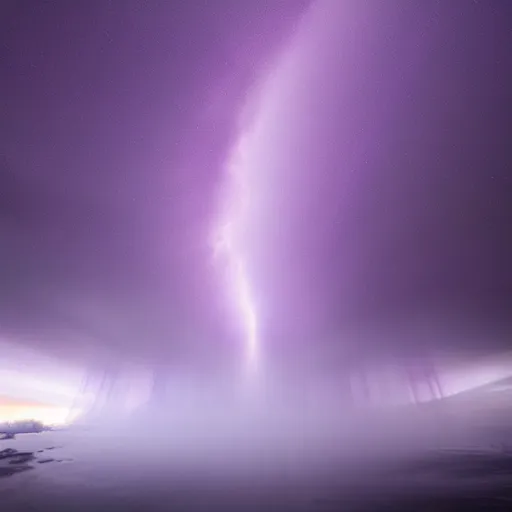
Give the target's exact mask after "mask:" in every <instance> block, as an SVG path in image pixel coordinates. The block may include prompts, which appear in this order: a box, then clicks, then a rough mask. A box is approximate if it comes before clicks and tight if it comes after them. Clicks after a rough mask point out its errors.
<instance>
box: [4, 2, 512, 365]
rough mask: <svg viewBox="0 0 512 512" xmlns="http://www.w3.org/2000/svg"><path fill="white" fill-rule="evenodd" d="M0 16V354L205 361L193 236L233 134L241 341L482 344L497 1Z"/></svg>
mask: <svg viewBox="0 0 512 512" xmlns="http://www.w3.org/2000/svg"><path fill="white" fill-rule="evenodd" d="M309 4H312V5H309ZM1 9H3V11H0V19H1V21H0V34H1V35H0V39H1V45H0V63H1V64H0V66H1V67H0V76H2V82H1V85H0V88H1V94H0V101H1V103H0V105H1V107H0V108H1V110H0V111H1V112H2V114H1V116H0V130H1V138H0V157H1V162H0V164H1V168H0V290H1V292H0V327H2V329H3V332H4V333H6V334H5V335H6V336H15V335H16V336H21V335H23V334H26V333H28V332H30V333H31V335H32V338H33V339H37V340H39V341H38V343H39V344H40V346H41V347H42V348H47V347H50V346H52V347H53V348H59V347H60V343H62V338H65V336H64V337H63V336H62V335H57V334H56V332H57V331H58V330H59V329H62V328H64V329H68V330H69V329H71V330H77V331H83V332H87V333H88V335H89V336H92V337H97V338H98V339H99V340H102V341H101V342H102V343H109V344H111V345H112V346H113V347H114V346H115V347H118V348H119V349H122V350H126V351H127V352H131V353H133V354H138V353H142V352H141V351H143V352H144V354H145V356H148V357H164V358H167V357H169V358H170V357H171V356H172V355H173V354H176V353H181V352H182V351H190V350H192V351H196V352H199V353H201V354H202V355H203V356H205V357H208V356H209V355H211V354H213V353H221V354H222V353H229V352H230V351H231V350H232V349H231V347H232V345H233V344H234V343H238V337H239V336H240V332H239V330H237V328H236V327H235V325H234V324H235V322H233V310H232V309H233V308H232V306H233V304H232V301H231V300H230V298H229V292H228V290H227V286H226V272H228V273H229V270H226V269H224V270H225V272H223V271H219V266H218V264H217V263H218V262H216V261H215V259H214V258H213V254H212V246H211V234H212V229H213V228H214V227H215V223H216V221H217V219H219V210H220V208H221V205H222V202H221V201H219V198H221V197H224V196H223V193H224V192H225V191H226V190H227V189H226V187H228V189H229V186H230V179H231V178H230V174H229V169H228V167H229V165H228V164H229V162H230V158H231V157H232V155H233V154H234V153H235V152H236V151H237V148H238V147H239V142H240V139H241V138H242V137H245V139H244V140H246V146H245V150H244V151H245V153H244V157H243V158H242V160H243V162H244V164H243V166H242V170H241V171H240V172H242V173H243V176H244V180H245V181H246V182H247V184H248V186H249V188H250V195H251V207H250V213H249V214H248V217H247V218H244V219H238V222H239V225H238V227H237V229H238V230H239V231H240V233H239V236H240V239H239V244H240V247H242V249H243V251H244V254H245V255H246V259H247V265H248V269H249V271H248V274H249V275H250V280H251V287H252V290H253V293H254V296H255V300H256V302H257V304H258V315H259V322H260V324H261V333H260V334H261V337H262V343H264V344H266V345H267V346H276V347H282V346H285V347H291V349H293V348H294V346H295V347H304V346H306V345H307V344H309V345H310V346H312V345H318V344H320V343H322V342H324V341H325V342H333V340H334V341H336V342H339V339H340V336H341V335H340V333H343V332H345V331H349V330H352V331H353V330H354V329H358V328H359V327H360V326H364V329H365V332H366V331H371V332H372V333H374V332H383V331H381V330H380V329H381V328H380V327H375V326H381V325H385V326H386V332H387V333H392V334H391V335H389V334H388V335H386V336H381V338H386V341H383V339H377V338H378V336H376V335H375V334H371V336H370V335H368V336H370V337H371V338H372V339H371V340H370V341H369V343H372V344H373V345H372V347H373V348H374V349H375V350H377V347H379V349H380V348H382V347H385V348H386V349H388V348H391V347H394V348H397V349H398V350H402V349H403V348H404V347H403V344H404V341H401V342H400V343H401V344H399V343H398V342H397V339H398V338H400V339H401V338H403V337H404V336H403V334H402V332H405V331H407V329H409V331H411V329H415V330H416V331H417V330H418V329H419V327H418V325H425V324H428V326H429V332H427V331H426V330H425V329H423V330H422V334H421V336H423V338H425V339H426V338H428V339H429V341H432V345H434V344H437V345H439V344H445V343H446V344H449V345H452V346H462V345H463V344H464V343H468V339H470V342H471V343H473V344H474V343H476V342H477V341H479V340H481V339H483V337H485V338H486V343H488V344H490V343H491V340H490V338H492V339H493V341H492V343H496V344H499V342H500V335H501V329H502V328H507V327H508V326H507V324H506V323H505V319H506V318H507V313H508V312H509V311H510V309H511V308H512V272H511V269H510V263H509V262H510V261H512V253H511V245H510V242H509V235H508V231H507V230H508V229H509V226H510V224H511V222H512V207H511V201H510V199H511V198H512V195H511V192H512V181H511V176H510V168H511V167H510V166H511V161H512V160H511V155H512V152H511V151H512V150H511V149H510V148H509V147H507V146H509V144H508V142H509V138H510V137H509V133H507V130H506V125H507V120H508V119H510V116H511V115H512V111H511V105H512V101H511V95H510V91H512V73H511V69H510V63H509V60H510V59H509V56H508V48H510V47H511V46H512V41H511V35H510V30H509V23H508V20H509V19H510V16H511V15H512V12H511V6H510V5H509V3H507V2H503V1H497V0H495V1H489V2H467V1H462V0H460V1H459V0H454V1H451V2H439V1H434V0H432V1H423V0H422V1H419V0H417V1H411V0H408V1H406V0H403V1H398V0H396V1H395V0H392V1H388V2H381V3H379V2H371V1H365V0H347V1H345V2H342V1H336V0H325V1H323V0H319V1H318V2H308V1H302V0H255V1H252V0H251V1H248V0H247V1H242V0H222V2H221V1H214V0H212V1H208V0H202V1H201V0H188V1H170V0H167V1H164V0H162V1H158V0H152V1H150V2H141V1H134V0H126V1H121V0H119V1H111V2H106V1H90V2H66V1H56V2H40V1H26V2H23V3H19V2H14V1H13V2H10V3H9V2H7V3H6V4H3V7H1ZM448 325H450V326H453V327H452V328H451V330H449V329H448V327H447V326H448ZM477 328H480V329H481V332H482V336H480V335H473V337H471V336H468V332H472V333H474V332H476V331H475V329H476V330H478V329H477ZM382 329H384V328H382ZM443 329H444V330H445V331H446V332H448V331H449V332H450V333H452V334H450V339H446V338H447V337H448V335H446V334H442V335H441V336H439V335H437V334H436V335H434V334H432V333H439V332H440V331H443ZM447 329H448V330H447ZM493 329H494V330H493ZM416 331H414V334H412V335H409V338H408V339H412V338H414V339H415V340H416V338H418V337H419V335H418V334H417V332H416ZM494 331H496V333H495V332H494ZM411 332H413V331H411ZM429 337H430V338H432V337H435V343H434V341H433V340H431V339H430V338H429ZM475 340H476V341H475ZM344 342H345V343H347V341H346V340H345V341H344ZM424 342H425V340H424ZM424 342H423V343H424ZM67 343H68V346H69V344H70V343H71V342H69V341H68V342H67ZM418 343H420V342H419V341H418ZM141 344H142V347H141ZM218 347H222V349H221V350H219V349H218ZM71 348H72V347H71ZM286 350H288V348H287V349H286ZM290 353H291V352H290ZM172 357H174V356H172Z"/></svg>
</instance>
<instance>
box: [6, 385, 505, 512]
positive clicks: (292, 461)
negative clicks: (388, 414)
mask: <svg viewBox="0 0 512 512" xmlns="http://www.w3.org/2000/svg"><path fill="white" fill-rule="evenodd" d="M507 393H508V391H507ZM504 397H505V395H504V394H503V393H499V394H495V395H488V396H487V398H485V396H483V395H479V396H478V397H477V396H476V395H475V396H473V397H470V398H471V399H468V398H467V397H466V398H465V399H464V400H457V401H453V402H449V403H448V405H447V408H445V410H444V411H445V412H447V414H445V412H443V414H441V415H440V414H439V413H438V412H436V413H435V414H431V413H430V412H429V411H428V410H427V412H423V413H422V416H421V418H420V419H419V420H418V421H417V423H409V425H408V429H409V430H411V431H414V429H416V430H418V429H420V428H422V427H421V426H422V425H423V424H424V423H425V421H427V418H430V419H429V420H428V421H430V423H431V424H432V425H437V427H438V430H437V431H436V432H435V435H429V436H426V435H423V442H422V443H420V442H419V441H418V439H419V438H415V437H411V436H409V437H407V436H406V435H405V431H404V433H403V435H401V436H398V438H397V436H396V435H394V437H391V436H388V437H387V438H386V437H382V436H381V437H380V438H379V439H378V441H376V442H374V444H372V443H373V441H372V435H373V437H375V436H376V435H377V434H378V432H379V431H380V430H379V429H381V427H380V426H379V424H378V421H373V422H372V429H373V430H371V429H370V430H367V432H366V437H363V436H362V435H361V436H360V439H359V441H358V442H357V443H355V442H354V443H352V444H353V446H352V447H351V449H350V450H349V449H347V450H345V451H344V452H336V451H335V450H334V449H332V450H325V449H324V451H323V452H322V455H321V457H317V458H315V457H313V456H312V455H311V453H313V452H311V453H310V452H308V451H307V449H306V448H304V447H303V445H304V443H307V442H310V441H307V439H306V437H304V439H301V440H299V442H297V443H296V444H295V445H292V444H290V443H289V442H287V441H283V443H281V444H285V445H286V446H287V448H286V449H282V446H278V445H277V444H276V445H272V446H270V444H269V443H270V442H269V441H265V444H261V447H258V446H257V447H256V448H255V449H254V450H249V451H247V452H246V453H245V454H242V455H238V451H239V450H238V448H236V449H232V447H231V448H230V446H231V441H230V440H228V441H227V442H226V444H225V447H223V446H220V447H218V448H217V447H216V448H214V447H213V445H212V444H209V445H206V444H204V446H203V445H201V444H200V443H199V444H197V443H196V441H197V439H196V441H194V440H193V438H192V437H190V436H189V437H188V438H185V437H183V435H181V438H180V442H179V443H177V444H175V445H172V443H171V440H172V439H173V437H172V436H169V432H165V435H163V434H162V432H160V433H156V434H154V433H151V432H149V433H147V432H146V433H144V435H140V433H138V434H137V435H133V433H127V432H124V433H122V432H121V433H119V431H118V433H117V434H116V435H113V432H112V431H111V432H110V433H108V432H104V433H101V434H100V433H99V432H98V431H96V432H88V431H69V432H44V433H41V434H34V435H26V436H18V437H17V439H15V440H4V441H0V511H2V512H4V511H5V512H18V511H20V512H21V511H31V512H39V511H43V510H52V511H55V512H61V511H62V512H73V511H76V512H85V511H93V510H94V511H123V512H164V511H173V512H174V511H176V512H179V511H184V512H186V511H190V512H195V511H205V512H206V511H216V510H219V511H222V512H244V511H255V512H256V511H258V512H259V511H276V512H278V511H293V512H295V511H297V512H299V511H301V512H307V511H312V512H313V511H334V510H336V511H337V510H339V511H344V512H372V511H375V512H381V511H382V512H402V511H403V512H415V511H418V512H427V511H435V512H443V511H461V510H464V511H472V510H475V511H476V510H478V511H489V512H492V511H505V510H506V511H510V510H512V451H509V450H508V448H507V447H508V446H510V444H511V443H510V440H511V439H512V422H510V421H509V414H508V406H507V404H508V403H509V402H508V400H504ZM478 400H480V403H484V404H488V403H490V402H491V401H494V402H493V403H494V404H495V405H496V406H498V408H499V411H500V412H501V415H499V414H496V411H493V412H492V414H489V413H488V411H487V412H484V413H482V414H476V415H475V410H474V407H469V405H468V404H471V405H472V406H474V404H475V403H477V402H478ZM477 409H481V406H479V407H477ZM488 410H490V409H489V408H488ZM454 418H455V419H454ZM374 420H376V417H375V418H374ZM358 430H360V429H358ZM445 431H447V432H448V435H442V436H440V435H439V433H440V432H445ZM372 432H373V434H372ZM432 432H434V431H433V430H432V431H430V433H432ZM148 436H149V437H152V439H150V440H148V439H147V437H148ZM177 436H178V435H177ZM177 436H175V437H177ZM400 437H403V443H402V444H404V445H405V444H407V443H409V448H408V449H407V450H402V453H400V455H396V454H394V452H400V445H399V444H397V445H396V446H395V445H393V446H392V449H391V450H380V452H379V455H378V456H373V455H372V452H374V451H375V452H376V451H378V450H377V447H382V446H383V445H385V444H386V443H390V442H391V440H392V439H394V440H395V441H396V440H397V439H398V441H399V442H400V441H401V439H400ZM427 437H428V439H427ZM186 439H187V440H186ZM282 439H285V437H283V438H282ZM350 439H351V437H350V436H348V437H345V438H344V442H345V444H346V445H348V444H350ZM354 439H355V438H354ZM361 440H362V441H361ZM247 444H248V441H247V439H245V438H244V441H243V445H244V446H246V445H247ZM185 445H186V446H185ZM413 445H414V446H415V447H416V449H414V450H413V449H411V447H412V446H413ZM184 446H185V447H184ZM240 446H242V445H240ZM269 446H270V448H269ZM324 448H325V447H324ZM266 449H267V452H266V454H265V453H263V452H265V450H266ZM276 450H277V451H278V452H279V454H278V455H277V456H276V455H275V451H276ZM279 450H281V451H279ZM315 450H316V451H318V450H321V445H320V444H318V446H317V445H315ZM206 452H208V453H207V454H206V455H205V453H206ZM315 453H316V452H315Z"/></svg>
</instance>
